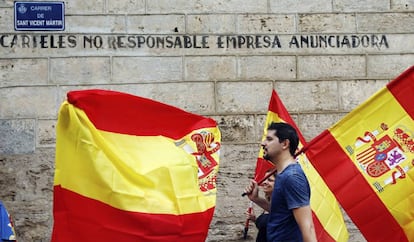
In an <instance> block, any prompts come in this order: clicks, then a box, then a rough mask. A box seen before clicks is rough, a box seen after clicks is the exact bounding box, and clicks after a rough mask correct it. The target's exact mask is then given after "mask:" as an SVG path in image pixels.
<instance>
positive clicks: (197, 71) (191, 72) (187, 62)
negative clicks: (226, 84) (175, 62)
mask: <svg viewBox="0 0 414 242" xmlns="http://www.w3.org/2000/svg"><path fill="white" fill-rule="evenodd" d="M184 66H185V80H187V81H215V80H234V79H236V70H237V69H236V68H237V64H236V58H235V57H233V56H220V57H218V56H195V57H185V58H184Z"/></svg>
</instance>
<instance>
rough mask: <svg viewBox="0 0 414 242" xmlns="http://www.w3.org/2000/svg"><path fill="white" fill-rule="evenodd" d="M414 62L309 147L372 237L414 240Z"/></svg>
mask: <svg viewBox="0 0 414 242" xmlns="http://www.w3.org/2000/svg"><path fill="white" fill-rule="evenodd" d="M413 95H414V66H413V67H411V68H409V69H407V70H406V71H405V72H404V73H402V74H401V75H400V76H399V77H397V78H396V79H394V80H393V81H391V82H390V83H388V85H387V86H386V87H384V88H383V89H381V90H379V91H378V92H377V93H375V94H374V95H373V96H371V97H370V98H369V99H368V100H366V101H365V102H364V103H362V104H361V105H360V106H358V107H357V108H356V109H354V110H353V111H352V112H350V113H349V114H348V115H346V116H345V117H344V118H343V119H342V120H340V121H339V122H337V123H336V124H334V125H333V126H332V127H330V128H329V129H327V130H325V131H324V132H322V133H321V134H320V135H319V136H317V137H316V138H315V139H313V140H312V141H311V142H309V144H308V147H305V152H306V154H307V156H308V158H309V160H310V161H311V163H312V164H313V165H314V166H315V168H316V170H317V171H318V172H319V174H321V176H322V178H323V179H324V180H325V182H326V184H327V185H328V186H329V188H330V189H331V191H332V192H333V193H334V194H335V196H336V198H337V199H338V201H339V203H340V204H341V205H342V207H343V208H344V209H345V211H346V212H347V214H348V215H349V217H350V218H351V219H352V221H353V222H354V223H355V225H356V226H357V227H358V228H359V230H360V231H361V233H362V235H363V236H364V237H365V238H366V239H367V240H368V241H414V169H413V166H414V122H413V117H414V99H413Z"/></svg>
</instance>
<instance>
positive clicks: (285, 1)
mask: <svg viewBox="0 0 414 242" xmlns="http://www.w3.org/2000/svg"><path fill="white" fill-rule="evenodd" d="M270 12H271V13H316V12H318V13H320V12H332V2H331V1H330V0H318V1H312V0H270Z"/></svg>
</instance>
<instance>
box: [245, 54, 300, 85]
mask: <svg viewBox="0 0 414 242" xmlns="http://www.w3.org/2000/svg"><path fill="white" fill-rule="evenodd" d="M238 66H239V68H238V70H239V72H240V74H239V76H240V79H241V80H292V79H295V78H296V58H295V57H294V56H280V55H278V56H243V57H240V58H239V65H238Z"/></svg>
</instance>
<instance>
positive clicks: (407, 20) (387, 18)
mask: <svg viewBox="0 0 414 242" xmlns="http://www.w3.org/2000/svg"><path fill="white" fill-rule="evenodd" d="M357 26H358V32H362V33H373V32H374V33H375V32H377V33H412V32H413V31H412V30H413V26H414V13H366V14H358V15H357Z"/></svg>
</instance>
